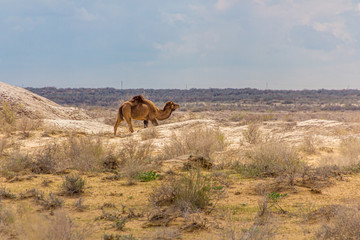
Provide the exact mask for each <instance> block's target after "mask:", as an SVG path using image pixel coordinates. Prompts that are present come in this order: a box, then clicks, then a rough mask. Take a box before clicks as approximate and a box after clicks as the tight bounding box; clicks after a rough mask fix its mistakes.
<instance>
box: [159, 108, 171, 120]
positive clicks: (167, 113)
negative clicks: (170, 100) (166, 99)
mask: <svg viewBox="0 0 360 240" xmlns="http://www.w3.org/2000/svg"><path fill="white" fill-rule="evenodd" d="M171 113H172V110H171V109H165V110H161V109H158V114H157V116H156V119H157V120H165V119H168V118H169V117H170V115H171Z"/></svg>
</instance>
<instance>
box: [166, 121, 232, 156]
mask: <svg viewBox="0 0 360 240" xmlns="http://www.w3.org/2000/svg"><path fill="white" fill-rule="evenodd" d="M225 147H226V138H225V135H224V134H223V133H222V132H221V131H220V130H219V129H216V128H215V129H214V128H210V127H195V128H193V129H186V130H182V131H181V132H179V133H178V134H174V135H173V136H172V138H171V141H170V143H168V144H167V145H165V147H164V153H165V158H172V157H177V156H180V155H184V154H195V155H203V156H205V157H210V156H211V154H212V153H213V152H215V151H221V150H224V149H225Z"/></svg>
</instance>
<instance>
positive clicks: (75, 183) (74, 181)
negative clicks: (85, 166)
mask: <svg viewBox="0 0 360 240" xmlns="http://www.w3.org/2000/svg"><path fill="white" fill-rule="evenodd" d="M84 187H85V180H84V179H83V178H82V177H81V176H79V175H78V174H70V175H68V176H66V177H65V180H64V182H63V183H62V193H63V194H66V195H74V194H80V193H83V192H84V190H85V189H84Z"/></svg>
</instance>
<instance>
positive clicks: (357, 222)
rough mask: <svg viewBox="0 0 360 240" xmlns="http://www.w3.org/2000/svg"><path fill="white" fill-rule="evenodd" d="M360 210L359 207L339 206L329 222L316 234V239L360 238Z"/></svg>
mask: <svg viewBox="0 0 360 240" xmlns="http://www.w3.org/2000/svg"><path fill="white" fill-rule="evenodd" d="M359 236H360V210H359V208H358V207H353V208H339V209H338V211H337V212H336V214H335V216H334V217H333V218H332V220H331V221H330V222H329V223H328V224H324V225H323V226H322V227H321V228H320V229H319V230H318V231H317V233H316V234H315V239H324V240H326V239H354V240H355V239H359Z"/></svg>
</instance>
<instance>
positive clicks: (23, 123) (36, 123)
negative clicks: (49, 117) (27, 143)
mask: <svg viewBox="0 0 360 240" xmlns="http://www.w3.org/2000/svg"><path fill="white" fill-rule="evenodd" d="M16 125H17V127H16V128H17V129H18V130H19V131H20V132H21V133H22V134H23V137H29V136H30V131H34V130H37V129H39V127H40V126H41V125H42V121H41V120H40V119H36V120H35V119H31V118H28V117H26V116H23V117H22V118H20V119H19V120H18V121H17V124H16Z"/></svg>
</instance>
